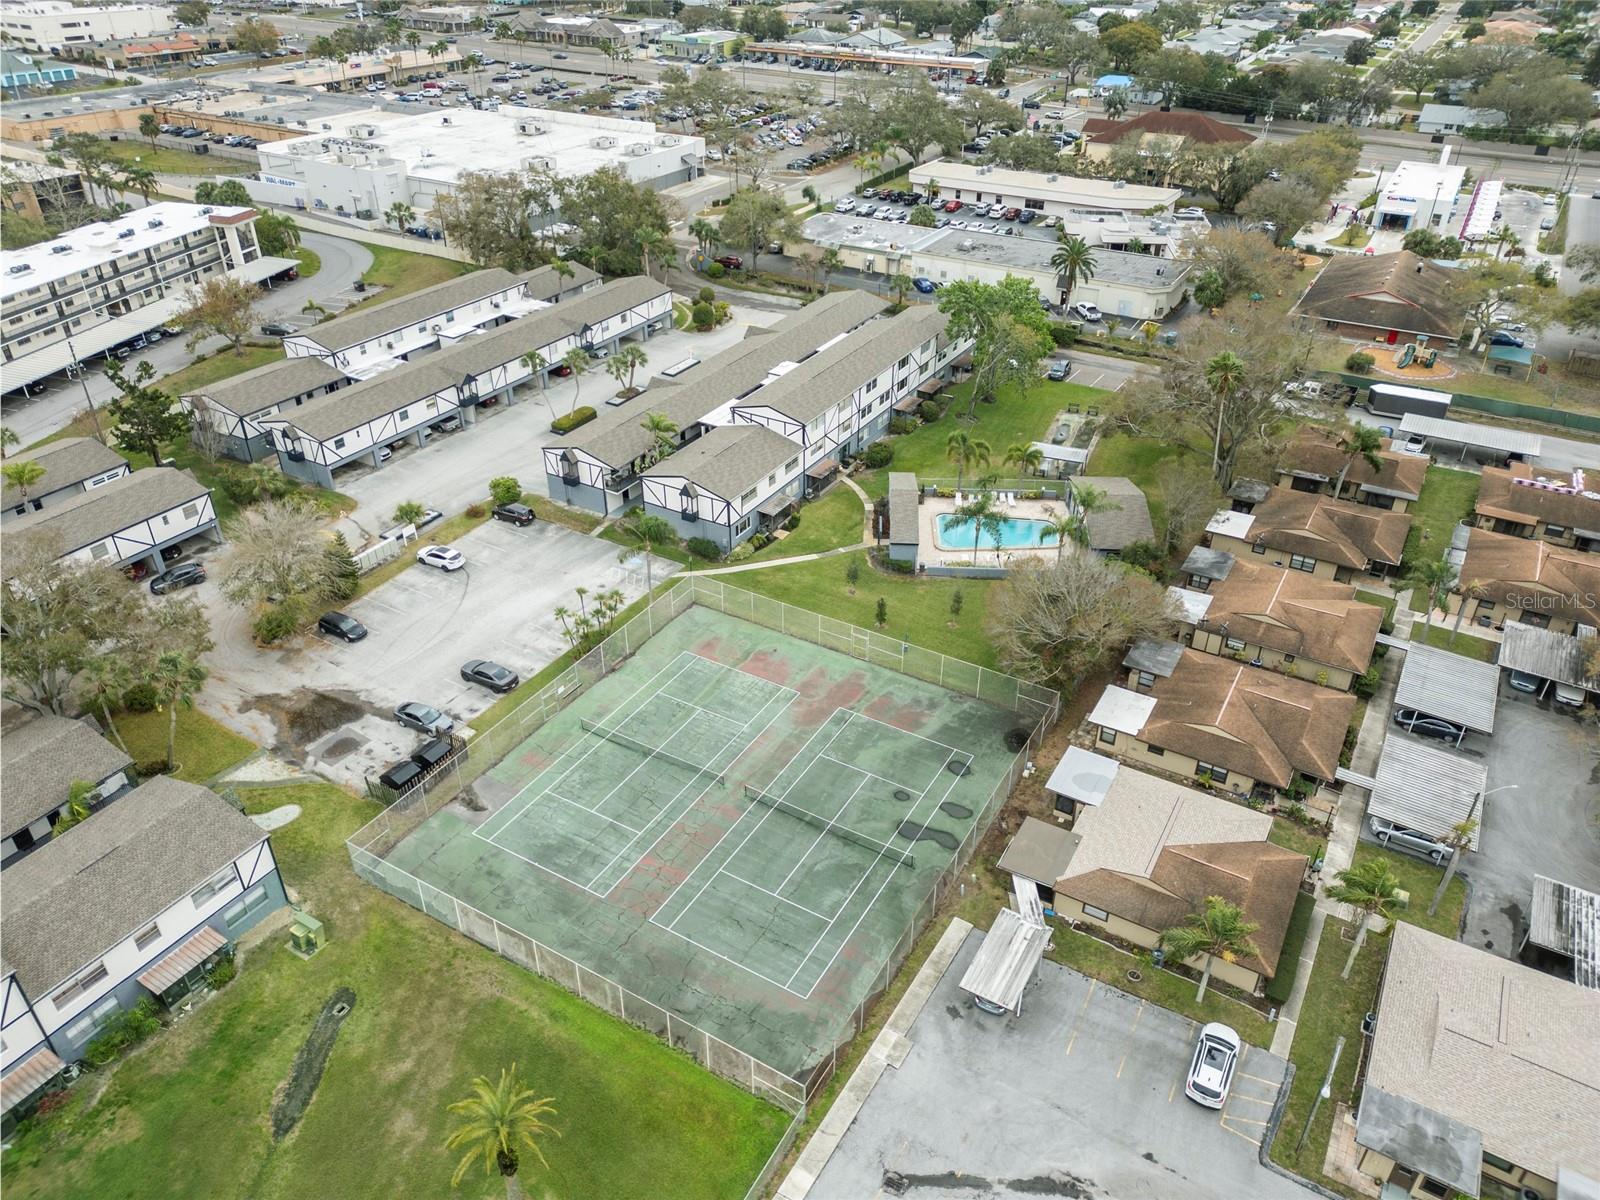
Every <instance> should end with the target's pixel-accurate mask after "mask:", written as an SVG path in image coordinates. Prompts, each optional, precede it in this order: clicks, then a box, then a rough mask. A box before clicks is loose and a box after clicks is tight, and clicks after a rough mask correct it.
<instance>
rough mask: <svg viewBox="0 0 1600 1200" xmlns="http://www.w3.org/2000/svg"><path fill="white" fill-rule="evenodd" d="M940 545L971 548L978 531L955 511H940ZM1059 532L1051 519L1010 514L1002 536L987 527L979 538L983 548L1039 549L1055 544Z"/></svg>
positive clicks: (947, 547)
mask: <svg viewBox="0 0 1600 1200" xmlns="http://www.w3.org/2000/svg"><path fill="white" fill-rule="evenodd" d="M938 530H939V545H940V546H941V547H942V548H944V549H946V550H971V549H972V542H973V536H974V531H973V527H972V522H971V521H967V520H963V519H962V518H960V517H958V516H956V515H955V514H954V513H940V514H939V518H938ZM1055 544H1056V535H1055V534H1054V533H1052V532H1050V526H1049V522H1048V521H1030V520H1027V519H1024V518H1020V517H1007V518H1006V519H1005V520H1003V521H1001V522H1000V540H999V541H998V543H997V542H996V541H995V537H994V534H993V533H992V532H991V531H989V530H984V531H983V533H982V536H981V537H979V538H978V549H979V550H1037V549H1038V548H1039V547H1041V546H1054V545H1055Z"/></svg>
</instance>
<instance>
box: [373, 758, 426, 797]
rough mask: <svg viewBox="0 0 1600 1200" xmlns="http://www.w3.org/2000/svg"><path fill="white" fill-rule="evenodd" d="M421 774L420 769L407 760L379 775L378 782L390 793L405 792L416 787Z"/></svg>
mask: <svg viewBox="0 0 1600 1200" xmlns="http://www.w3.org/2000/svg"><path fill="white" fill-rule="evenodd" d="M422 774H423V772H422V768H421V767H419V766H417V764H416V763H415V762H413V761H412V760H411V759H409V758H407V759H402V760H401V761H400V762H397V763H395V764H394V766H392V767H390V768H389V769H388V770H387V771H385V772H384V773H383V774H382V775H379V776H378V782H379V783H381V784H383V786H384V787H386V788H388V789H389V790H390V791H392V792H405V791H409V790H410V789H411V788H414V787H416V785H417V783H418V781H419V780H421V778H422Z"/></svg>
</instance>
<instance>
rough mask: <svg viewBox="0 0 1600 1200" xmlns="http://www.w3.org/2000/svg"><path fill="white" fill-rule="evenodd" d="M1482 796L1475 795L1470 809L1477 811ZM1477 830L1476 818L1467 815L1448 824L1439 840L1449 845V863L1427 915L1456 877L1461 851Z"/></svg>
mask: <svg viewBox="0 0 1600 1200" xmlns="http://www.w3.org/2000/svg"><path fill="white" fill-rule="evenodd" d="M1481 799H1483V797H1482V796H1478V797H1475V798H1474V800H1473V803H1472V809H1473V811H1474V812H1476V811H1477V807H1478V801H1479V800H1481ZM1477 832H1478V819H1477V818H1476V817H1473V816H1468V817H1467V819H1466V820H1464V821H1457V822H1456V823H1455V824H1454V825H1452V826H1450V832H1449V833H1447V834H1445V835H1444V837H1442V838H1440V839H1439V841H1440V842H1441V843H1443V844H1444V845H1446V846H1449V847H1450V863H1449V865H1448V866H1446V867H1445V869H1444V878H1443V879H1441V880H1439V886H1438V887H1437V888H1435V889H1434V891H1433V899H1432V900H1430V901H1428V915H1429V916H1430V917H1431V916H1433V914H1434V913H1436V912H1438V911H1439V901H1441V900H1443V899H1444V894H1445V893H1446V892H1447V891H1449V890H1450V881H1451V880H1452V879H1454V878H1455V877H1456V871H1457V869H1458V868H1459V867H1460V866H1461V852H1462V851H1463V850H1470V849H1471V848H1472V839H1473V838H1474V837H1475V836H1476V835H1477Z"/></svg>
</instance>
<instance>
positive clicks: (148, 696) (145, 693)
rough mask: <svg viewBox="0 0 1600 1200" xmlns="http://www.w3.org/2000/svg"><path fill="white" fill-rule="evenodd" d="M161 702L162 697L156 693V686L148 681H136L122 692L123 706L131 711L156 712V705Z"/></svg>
mask: <svg viewBox="0 0 1600 1200" xmlns="http://www.w3.org/2000/svg"><path fill="white" fill-rule="evenodd" d="M160 702H161V698H160V697H159V696H157V695H156V689H155V687H154V686H153V685H151V684H148V683H136V684H134V685H133V686H132V687H131V688H129V689H128V690H127V691H125V692H123V693H122V707H123V708H125V709H127V710H128V711H129V712H136V713H147V712H155V710H156V705H157V704H159V703H160Z"/></svg>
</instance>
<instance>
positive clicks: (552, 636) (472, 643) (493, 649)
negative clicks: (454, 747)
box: [200, 521, 677, 786]
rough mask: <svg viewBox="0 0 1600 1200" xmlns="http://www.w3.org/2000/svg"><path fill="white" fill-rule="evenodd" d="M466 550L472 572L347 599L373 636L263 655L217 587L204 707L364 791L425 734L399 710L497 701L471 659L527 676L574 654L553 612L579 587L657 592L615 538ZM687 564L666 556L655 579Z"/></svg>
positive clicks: (502, 541) (482, 537) (414, 573)
mask: <svg viewBox="0 0 1600 1200" xmlns="http://www.w3.org/2000/svg"><path fill="white" fill-rule="evenodd" d="M452 544H453V545H454V546H455V547H456V549H458V550H460V551H461V552H462V553H463V554H465V555H466V556H467V566H466V567H464V568H463V569H461V570H460V571H455V572H452V573H449V574H446V573H445V572H443V571H438V570H435V569H432V568H429V567H423V566H412V567H410V568H409V569H407V570H405V571H403V572H401V574H399V575H398V576H396V577H395V578H394V579H392V580H390V581H389V582H388V583H386V584H384V585H383V586H382V587H380V588H378V589H377V590H375V591H374V592H372V593H371V594H370V595H368V596H365V597H363V598H362V599H360V600H357V601H355V602H354V603H352V604H350V605H347V606H346V607H345V609H344V611H346V612H348V613H350V614H351V615H352V616H354V617H355V618H356V619H357V620H359V621H361V622H362V624H364V625H366V627H367V629H368V630H369V631H370V632H369V634H368V636H367V638H366V639H365V640H364V641H360V642H356V643H353V644H347V643H345V642H342V641H334V640H331V639H328V638H325V637H323V636H321V635H319V634H308V635H306V636H305V637H302V638H300V639H298V640H297V641H296V642H295V643H294V644H292V645H290V646H289V647H288V648H285V649H267V650H263V649H260V648H258V647H257V646H256V645H255V644H254V643H253V642H252V641H251V637H250V623H249V620H248V618H247V617H246V616H245V614H244V613H243V612H242V611H240V610H239V609H237V608H234V607H232V606H230V605H228V604H227V603H226V602H225V601H224V600H223V599H222V598H221V595H220V592H219V590H218V588H217V587H216V585H215V584H207V585H205V586H204V587H203V588H202V589H200V591H201V592H202V593H203V595H202V597H201V598H202V601H203V603H205V605H206V606H207V609H208V611H209V612H210V614H211V616H212V636H213V638H214V639H215V641H216V643H217V648H216V649H215V650H214V651H212V652H211V654H210V655H208V656H207V665H209V666H210V667H211V672H212V675H211V683H210V685H209V686H208V687H207V688H206V690H205V692H204V693H203V695H202V699H201V704H202V706H203V707H205V708H206V709H207V710H208V711H210V712H211V713H212V715H213V716H216V717H217V718H218V719H220V720H222V721H223V722H225V723H226V724H228V725H230V726H232V727H233V728H236V729H238V730H239V731H240V732H242V733H244V734H246V735H247V736H249V737H251V738H253V739H255V740H256V741H258V742H261V743H263V744H264V745H270V746H273V747H275V748H276V749H277V750H278V752H279V753H280V754H281V755H282V756H283V757H286V758H288V759H290V760H292V761H296V762H300V763H303V764H304V765H305V766H307V767H309V768H311V769H313V770H317V771H320V772H322V773H323V774H325V775H327V776H329V777H330V778H332V779H334V780H335V781H337V782H339V783H344V784H350V785H353V786H360V784H361V781H362V779H363V778H364V777H365V776H366V775H367V774H368V773H374V772H376V771H379V770H382V768H383V767H385V766H387V765H388V764H389V763H391V762H393V761H395V760H396V759H398V758H402V757H404V756H406V755H408V754H410V753H411V752H412V751H413V750H414V749H415V748H416V747H417V745H418V744H419V743H420V742H421V741H422V736H421V735H420V734H416V733H413V732H411V731H410V730H407V729H403V728H401V727H400V726H399V725H398V724H396V723H395V722H394V721H393V719H392V718H391V717H390V713H391V712H392V711H393V709H394V707H395V705H397V704H399V703H400V702H402V701H405V700H421V701H424V702H426V703H428V704H432V705H434V706H435V707H437V708H440V709H442V710H444V711H445V712H447V713H449V714H450V715H451V716H453V717H455V718H456V720H457V722H458V723H465V722H469V721H471V720H472V718H474V717H476V716H477V715H478V714H479V713H481V712H483V710H484V709H486V708H488V707H489V705H490V704H492V703H493V702H494V701H495V699H496V698H497V697H495V696H494V695H493V694H492V693H490V692H488V691H486V690H484V689H483V688H480V687H477V686H475V685H472V684H468V683H466V682H464V681H463V680H462V678H461V674H460V670H461V664H462V663H464V662H466V661H467V660H468V659H473V658H487V659H492V660H494V661H496V662H499V663H501V664H503V665H504V666H507V667H510V668H511V669H512V670H514V671H516V672H517V673H518V674H520V675H521V676H522V678H524V679H527V678H529V677H530V676H532V675H533V674H535V673H536V672H538V671H539V670H540V669H541V668H543V667H544V666H545V665H546V664H548V663H549V662H551V661H552V660H554V659H555V658H557V657H558V656H559V655H560V654H562V653H563V652H564V651H565V650H566V649H567V641H566V638H565V637H564V636H563V634H562V631H561V625H560V623H559V622H558V621H557V620H556V618H555V616H554V615H553V613H554V610H555V609H556V607H557V606H559V605H566V606H567V607H568V608H572V609H576V608H578V604H579V602H578V599H577V596H576V594H575V592H574V590H573V589H574V588H576V587H579V586H582V587H586V588H588V589H589V591H590V593H591V594H592V593H594V592H598V591H601V590H605V589H610V588H618V589H620V590H621V591H622V593H623V595H624V596H625V597H626V599H627V600H628V601H632V600H634V599H636V598H637V597H638V596H640V595H641V594H642V593H643V592H644V587H645V572H644V563H643V560H642V559H639V558H635V559H633V560H631V561H629V562H627V563H622V562H619V561H618V557H617V554H618V547H616V546H615V545H613V544H612V543H610V542H606V541H601V540H599V539H596V538H591V537H585V536H584V535H582V534H579V533H574V532H573V531H571V530H569V529H564V528H562V527H560V526H557V525H550V524H547V523H545V522H539V523H537V524H535V525H532V526H529V527H528V528H518V527H517V526H515V525H509V524H505V523H503V522H499V521H490V522H488V523H487V524H485V525H482V526H480V527H479V528H477V529H475V530H473V531H472V532H471V533H469V534H467V535H466V536H465V537H463V538H460V539H458V540H457V541H455V542H454V543H452ZM406 553H408V554H414V553H415V547H411V548H409V549H408V550H407V551H406ZM212 561H213V563H218V564H220V561H221V556H220V555H219V556H216V557H214V558H213V559H212ZM676 569H677V568H676V564H674V563H670V562H665V561H661V560H657V561H656V563H655V566H654V575H655V579H656V580H657V581H660V580H662V579H665V578H666V577H667V576H668V575H669V574H670V573H671V572H673V571H674V570H676ZM214 578H215V576H214Z"/></svg>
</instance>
